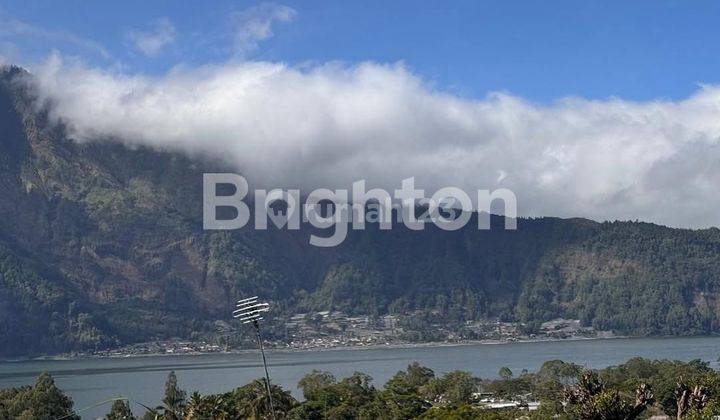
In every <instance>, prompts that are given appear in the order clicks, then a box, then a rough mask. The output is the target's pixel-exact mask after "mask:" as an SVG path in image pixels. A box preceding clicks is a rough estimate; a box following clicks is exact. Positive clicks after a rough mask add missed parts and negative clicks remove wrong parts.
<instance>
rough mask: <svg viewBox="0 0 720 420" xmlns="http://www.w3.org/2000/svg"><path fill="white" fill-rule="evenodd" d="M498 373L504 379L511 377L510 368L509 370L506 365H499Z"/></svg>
mask: <svg viewBox="0 0 720 420" xmlns="http://www.w3.org/2000/svg"><path fill="white" fill-rule="evenodd" d="M498 375H499V376H500V377H501V378H503V379H504V380H506V381H507V380H509V379H511V378H512V377H513V373H512V370H510V368H509V367H507V366H503V367H501V368H500V370H499V371H498Z"/></svg>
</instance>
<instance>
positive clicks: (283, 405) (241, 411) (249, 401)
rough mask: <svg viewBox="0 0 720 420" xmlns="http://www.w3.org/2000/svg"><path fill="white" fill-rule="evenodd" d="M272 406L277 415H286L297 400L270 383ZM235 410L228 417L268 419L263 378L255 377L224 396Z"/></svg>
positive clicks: (268, 405) (267, 401) (267, 403)
mask: <svg viewBox="0 0 720 420" xmlns="http://www.w3.org/2000/svg"><path fill="white" fill-rule="evenodd" d="M270 393H271V394H272V398H273V407H274V409H275V414H277V416H278V417H286V416H287V414H288V413H289V412H290V411H291V410H292V409H293V408H294V407H295V406H296V405H297V403H298V402H297V400H296V399H295V398H293V396H292V395H291V394H290V393H289V392H288V391H285V390H284V389H282V388H281V387H279V386H277V385H270ZM226 398H227V399H228V401H229V402H230V404H232V406H233V409H234V410H235V411H234V412H233V413H231V414H235V415H233V416H231V417H230V418H242V419H255V420H257V419H268V418H270V401H269V400H268V397H267V389H266V388H265V380H264V379H255V380H254V381H252V382H250V383H249V384H247V385H245V386H242V387H240V388H237V389H235V390H234V391H233V392H232V393H230V394H229V395H227V396H226Z"/></svg>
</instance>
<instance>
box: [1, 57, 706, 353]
mask: <svg viewBox="0 0 720 420" xmlns="http://www.w3.org/2000/svg"><path fill="white" fill-rule="evenodd" d="M28 77H29V76H28V75H27V74H25V73H24V72H23V71H22V70H20V69H16V68H15V69H8V70H5V71H3V72H2V75H1V77H0V342H2V343H8V344H7V345H4V346H2V347H1V348H0V355H3V356H7V355H18V354H34V353H41V352H59V351H67V350H71V349H88V348H90V349H92V348H94V347H105V346H111V345H117V344H120V343H130V342H136V341H144V340H149V339H155V338H164V337H193V336H198V335H202V334H206V333H208V332H212V331H213V330H214V328H215V327H214V325H213V322H214V321H215V320H218V319H223V320H226V319H228V318H229V316H228V314H229V312H230V311H231V309H232V305H233V302H234V301H235V299H236V298H238V297H239V296H246V295H251V294H260V295H262V296H264V297H267V298H269V299H272V300H273V301H274V302H275V303H276V307H277V308H278V309H277V311H276V313H275V314H274V315H275V317H276V318H282V317H284V316H287V315H290V314H293V313H295V312H298V311H304V310H307V309H331V308H335V309H341V310H344V311H347V312H349V313H364V314H371V313H386V312H398V313H403V312H407V311H410V310H414V309H427V310H433V311H437V312H438V313H439V314H441V316H443V317H446V318H447V319H448V320H452V321H462V320H465V319H475V318H479V317H487V316H497V317H501V318H503V319H508V320H520V321H524V322H529V323H530V324H532V323H534V322H537V321H542V320H547V319H550V318H553V317H556V316H563V317H577V318H580V319H582V320H583V322H584V323H586V324H589V325H594V326H595V327H598V328H601V329H615V330H618V331H621V332H625V333H637V334H691V333H708V332H716V331H718V328H719V326H720V318H719V316H718V315H717V314H718V313H719V311H718V296H719V294H718V291H719V288H718V285H719V280H718V279H719V276H720V253H719V252H718V251H720V231H719V230H717V229H708V230H702V231H689V230H679V229H669V228H665V227H660V226H656V225H652V224H646V223H631V222H622V223H619V222H618V223H595V222H592V221H588V220H582V219H569V220H561V219H555V218H542V219H521V220H519V222H518V230H517V231H504V230H502V229H500V228H499V227H500V226H501V223H502V219H501V218H499V217H494V218H493V226H494V227H493V229H491V230H490V231H478V230H476V229H475V228H474V226H475V224H474V222H473V221H471V222H470V223H469V224H468V225H467V226H466V227H465V228H464V229H461V230H459V231H455V232H445V231H441V230H439V229H437V228H434V227H432V226H431V227H429V228H427V229H426V230H424V231H419V232H415V231H409V230H407V229H405V228H403V227H395V228H394V229H392V230H390V231H380V230H379V229H377V227H374V226H371V227H370V228H369V229H367V230H365V231H351V232H350V233H349V237H348V239H347V240H346V241H345V242H344V243H343V244H342V245H341V246H339V247H336V248H330V249H323V248H317V247H312V246H310V245H309V244H308V233H309V232H308V231H307V230H301V231H292V232H288V231H285V230H282V231H278V230H269V231H255V230H251V229H249V228H245V229H241V230H238V231H232V232H205V231H203V230H202V201H201V200H202V191H201V187H202V185H201V183H202V173H203V172H205V171H217V170H224V169H225V168H223V167H222V166H220V165H219V164H217V163H215V162H210V161H206V160H204V159H202V158H198V157H195V158H190V157H187V156H183V155H179V154H174V153H170V152H163V151H156V150H151V149H147V148H142V147H136V148H130V147H126V146H123V145H122V144H119V143H116V142H112V141H107V140H106V139H98V141H97V142H89V143H77V142H75V141H73V140H72V139H69V138H68V137H67V135H66V134H65V130H64V129H63V127H58V126H54V125H51V124H49V123H48V122H47V118H46V115H45V112H44V111H43V109H42V108H38V107H37V106H36V104H35V102H34V101H33V99H32V98H33V93H32V89H31V88H29V87H28V85H27V84H25V83H23V82H21V80H23V79H27V78H28Z"/></svg>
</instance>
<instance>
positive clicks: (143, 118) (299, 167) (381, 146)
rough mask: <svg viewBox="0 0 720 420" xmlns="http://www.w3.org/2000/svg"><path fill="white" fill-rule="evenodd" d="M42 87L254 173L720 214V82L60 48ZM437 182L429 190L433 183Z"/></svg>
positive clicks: (103, 121) (91, 116)
mask: <svg viewBox="0 0 720 420" xmlns="http://www.w3.org/2000/svg"><path fill="white" fill-rule="evenodd" d="M36 73H37V80H38V85H39V87H40V92H41V93H42V97H43V98H45V99H52V100H53V101H54V102H55V103H56V104H57V106H56V107H55V108H54V110H53V113H52V115H53V117H54V118H57V119H62V120H64V121H66V122H67V123H68V124H69V126H70V129H71V130H72V134H73V136H75V137H76V138H78V139H79V140H87V139H97V138H115V139H117V140H121V141H124V142H127V143H139V144H148V145H153V146H156V147H160V148H169V149H176V150H182V151H186V152H189V153H204V154H208V155H212V156H216V157H220V158H223V159H226V160H228V161H230V162H232V163H233V164H235V165H236V167H237V168H238V171H242V172H243V173H244V174H246V175H247V176H248V178H249V179H250V181H251V182H252V183H254V184H255V186H270V187H273V186H282V187H288V186H290V187H295V186H297V187H302V188H303V189H308V188H315V187H330V188H337V187H340V188H347V187H349V186H350V184H351V182H352V181H354V180H358V179H367V181H368V187H383V188H386V189H388V190H393V189H395V188H398V187H399V185H400V181H401V180H402V179H403V178H406V177H409V176H415V177H417V181H418V184H419V185H421V186H424V187H426V188H427V189H428V190H429V192H433V191H434V190H435V189H437V188H439V187H442V186H447V185H452V186H458V187H461V188H463V189H465V190H468V191H472V190H476V189H482V188H499V187H505V188H510V189H512V190H514V191H515V193H516V194H517V196H518V199H519V210H520V213H521V214H523V215H554V216H564V217H571V216H584V217H590V218H594V219H599V220H605V219H611V220H612V219H636V218H638V219H641V220H648V221H653V222H658V223H663V224H669V225H673V226H689V227H703V226H710V225H720V211H718V207H719V206H718V205H719V204H720V159H718V156H720V88H719V87H716V86H703V87H701V88H699V89H698V91H697V92H696V93H695V94H693V95H692V96H690V97H688V98H687V99H684V100H679V101H662V100H657V101H650V102H632V101H626V100H622V99H609V100H585V99H581V98H567V99H563V100H560V101H558V102H556V103H554V104H552V105H547V106H546V105H538V104H533V103H531V102H528V101H526V100H524V99H522V98H520V97H517V96H512V95H509V94H503V93H494V94H491V95H489V96H488V97H486V98H484V99H480V100H469V99H464V98H459V97H456V96H454V95H452V94H449V93H446V92H442V91H437V90H433V89H431V88H429V87H428V85H427V84H425V83H424V82H423V80H422V79H421V78H419V77H418V76H416V75H414V74H412V73H411V72H409V71H408V70H407V69H405V68H404V67H403V66H401V65H381V64H376V63H362V64H357V65H352V66H348V65H342V64H332V63H330V64H324V65H318V66H316V67H310V68H307V67H303V68H296V67H290V66H287V65H283V64H278V63H268V62H245V63H230V64H225V65H216V66H205V67H200V68H196V69H187V68H185V69H176V70H174V71H171V72H169V73H168V74H166V75H165V76H162V77H148V76H143V75H127V74H117V73H112V72H108V71H105V70H101V69H96V68H88V67H86V66H83V65H81V64H78V63H67V62H63V61H62V60H61V59H60V58H59V57H57V56H56V57H54V58H53V59H52V60H50V61H49V62H48V63H46V64H45V65H44V66H42V67H40V68H38V69H37V71H36ZM428 195H429V194H428Z"/></svg>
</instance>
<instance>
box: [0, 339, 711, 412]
mask: <svg viewBox="0 0 720 420" xmlns="http://www.w3.org/2000/svg"><path fill="white" fill-rule="evenodd" d="M719 355H720V337H690V338H688V337H683V338H628V339H626V338H616V339H608V340H579V341H555V342H536V343H507V344H477V345H463V346H439V347H417V348H385V349H362V350H343V349H340V350H323V351H300V352H285V351H269V352H268V361H269V363H270V375H271V379H272V381H273V382H275V383H279V384H281V385H282V386H283V387H285V388H286V389H288V390H291V391H292V392H293V393H294V394H295V396H296V397H299V393H298V390H297V388H296V385H297V382H298V380H299V379H300V378H301V377H302V376H303V375H305V374H306V373H308V372H309V371H311V370H312V369H320V370H327V371H330V372H332V373H333V374H334V375H335V376H336V377H338V378H341V377H344V376H348V375H350V374H352V373H353V372H354V371H361V372H365V373H368V374H370V375H371V376H372V377H373V378H374V379H375V384H376V386H380V385H382V384H383V383H384V382H385V381H386V380H388V379H389V378H390V377H391V376H392V375H394V374H395V372H397V371H398V370H401V369H404V368H405V367H406V366H407V365H408V363H410V362H412V361H418V362H420V363H421V364H423V365H425V366H428V367H431V368H432V369H434V370H435V372H436V373H443V372H448V371H451V370H455V369H461V370H468V371H471V372H473V373H474V374H475V375H477V376H480V377H483V378H495V377H497V372H498V369H499V368H500V367H502V366H507V367H509V368H510V369H511V370H512V371H513V372H516V373H519V372H520V371H522V369H528V370H529V371H535V370H537V368H539V367H540V365H541V364H542V363H543V362H544V361H546V360H551V359H561V360H564V361H568V362H575V363H579V364H582V365H585V366H587V367H591V368H601V367H606V366H610V365H616V364H618V363H622V362H624V361H626V360H627V359H629V358H631V357H634V356H642V357H647V358H652V359H676V360H684V361H688V360H691V359H702V360H705V361H709V362H711V364H712V365H713V366H714V367H717V359H718V356H719ZM170 370H175V372H176V373H177V376H178V382H179V383H180V386H181V387H183V388H184V389H186V390H187V391H188V393H190V392H191V391H193V390H197V391H200V392H201V393H214V392H222V391H229V390H231V389H233V388H235V387H237V386H239V385H243V384H245V383H247V382H249V381H251V380H252V379H255V378H259V377H261V376H262V375H263V369H262V363H261V360H260V356H259V354H257V353H254V352H247V353H241V354H208V355H197V356H190V355H188V356H152V357H130V358H117V359H76V360H46V361H23V362H2V363H0V388H6V387H13V386H18V385H24V384H31V383H33V382H34V380H35V377H37V375H38V374H40V373H41V372H43V371H49V372H50V373H52V374H53V376H54V377H55V380H56V383H57V384H58V386H59V387H61V388H62V389H63V390H65V391H66V392H67V393H69V394H70V396H72V398H73V400H74V401H75V408H76V409H78V410H79V409H82V408H84V407H88V406H91V405H93V404H94V403H96V402H99V401H103V400H106V399H108V398H112V397H114V396H118V395H123V396H126V397H128V398H130V399H131V400H133V401H137V402H140V403H143V404H145V405H148V406H156V405H158V404H159V402H160V400H161V399H162V394H163V388H164V384H165V378H166V376H167V374H168V372H169V371H170ZM109 405H110V404H107V405H104V406H100V407H95V408H91V409H89V410H86V411H83V412H82V415H83V418H88V419H93V418H97V417H101V416H103V415H104V414H105V413H107V412H108V411H109V409H110V407H109ZM133 410H134V411H136V412H137V413H140V412H141V411H143V410H142V409H141V408H140V407H139V406H138V405H134V407H133Z"/></svg>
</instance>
